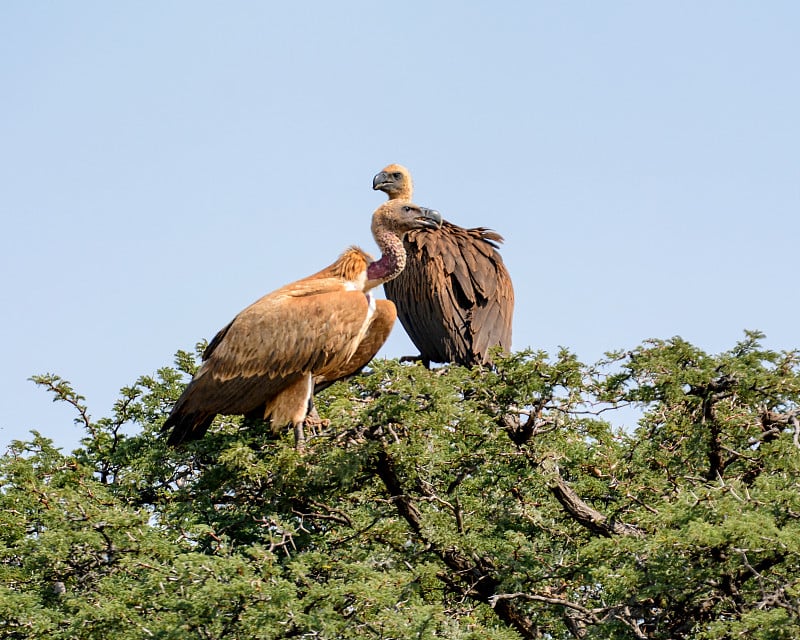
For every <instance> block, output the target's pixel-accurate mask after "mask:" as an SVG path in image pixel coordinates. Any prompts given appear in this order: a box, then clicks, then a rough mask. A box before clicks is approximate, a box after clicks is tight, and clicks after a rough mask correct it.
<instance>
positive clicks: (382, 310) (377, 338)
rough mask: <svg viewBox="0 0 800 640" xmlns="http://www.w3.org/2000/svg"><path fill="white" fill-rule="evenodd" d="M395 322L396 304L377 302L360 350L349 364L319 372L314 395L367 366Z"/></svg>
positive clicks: (388, 301) (386, 301) (316, 377)
mask: <svg viewBox="0 0 800 640" xmlns="http://www.w3.org/2000/svg"><path fill="white" fill-rule="evenodd" d="M395 320H397V310H396V308H395V306H394V304H393V303H392V302H391V301H390V300H376V301H375V313H373V315H372V318H371V319H370V323H369V327H368V328H367V331H366V333H365V335H364V338H363V340H361V342H360V343H359V345H358V349H356V352H355V353H354V354H353V356H352V357H351V358H350V359H349V360H348V361H347V362H345V363H343V364H341V365H339V366H337V367H334V368H331V369H328V370H325V371H321V372H318V373H317V375H316V376H315V378H314V382H315V385H314V393H319V392H320V391H322V390H323V389H327V388H328V387H329V386H331V385H332V384H333V383H334V382H336V381H337V380H342V379H344V378H349V377H350V376H354V375H355V374H357V373H359V372H360V371H361V370H362V369H363V368H364V367H365V366H367V364H368V363H369V361H370V360H372V358H374V357H375V354H376V353H378V350H379V349H380V348H381V347H382V346H383V344H384V343H385V342H386V339H387V338H388V337H389V334H390V333H391V331H392V327H393V326H394V322H395Z"/></svg>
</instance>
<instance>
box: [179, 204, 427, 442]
mask: <svg viewBox="0 0 800 640" xmlns="http://www.w3.org/2000/svg"><path fill="white" fill-rule="evenodd" d="M387 205H390V206H387ZM440 223H441V218H440V217H439V215H438V214H437V213H436V212H435V211H430V210H427V209H424V208H422V207H417V206H416V205H414V204H411V203H406V202H395V203H385V204H384V205H383V206H381V207H378V209H376V210H375V213H374V214H373V218H372V233H373V237H374V238H375V241H376V242H377V244H378V246H379V247H380V248H381V251H382V253H383V255H382V257H381V259H380V260H378V261H372V259H371V258H370V256H369V255H368V254H366V253H364V252H363V251H362V250H361V249H358V248H357V247H352V248H350V249H348V250H347V251H345V252H344V253H343V254H342V255H341V256H340V257H339V259H338V260H337V261H336V262H334V263H333V264H332V265H330V266H329V267H326V268H325V269H323V270H322V271H319V272H318V273H315V274H314V275H312V276H309V277H307V278H304V279H302V280H298V281H297V282H293V283H291V284H288V285H286V286H284V287H282V288H280V289H278V290H277V291H273V292H272V293H269V294H267V295H266V296H264V297H263V298H261V299H260V300H257V301H256V302H254V303H253V304H251V305H250V306H249V307H247V308H246V309H244V310H243V311H242V312H241V313H239V314H238V315H237V316H236V317H235V318H234V319H233V321H231V322H230V324H228V325H227V326H226V327H225V328H223V329H222V330H221V331H220V332H219V333H217V335H216V336H214V339H213V340H212V341H211V342H210V343H209V345H208V348H207V349H206V350H205V352H204V353H203V364H202V365H201V366H200V368H199V369H198V371H197V373H196V374H195V376H194V378H193V379H192V381H191V382H190V383H189V384H188V385H187V387H186V389H185V390H184V392H183V394H182V395H181V397H180V398H179V399H178V401H177V402H176V403H175V406H174V407H173V409H172V413H171V414H170V415H169V417H168V418H167V420H166V422H165V423H164V430H171V432H170V434H169V438H168V440H167V442H168V443H169V444H171V445H177V444H180V443H182V442H185V441H188V440H196V439H198V438H201V437H202V436H203V435H204V434H205V432H206V431H207V429H208V427H209V426H210V424H211V422H212V421H213V419H214V417H215V416H216V415H217V414H242V415H248V416H253V417H258V418H263V419H269V420H271V422H272V425H273V428H274V429H275V430H278V429H281V428H283V427H284V426H287V425H292V426H293V427H294V431H295V437H296V439H297V446H298V448H302V445H303V430H302V424H303V420H304V419H305V417H306V413H307V411H308V406H309V400H310V397H311V393H312V391H313V386H314V383H315V382H317V383H322V382H326V381H331V382H332V381H334V380H336V379H338V378H339V377H344V376H346V375H349V374H351V373H354V372H355V371H357V370H359V369H360V368H361V367H363V366H364V365H365V364H366V363H367V362H368V361H369V360H370V359H371V358H372V356H374V355H375V353H376V352H377V350H378V349H379V348H380V347H381V345H382V344H383V343H384V341H385V340H386V337H387V336H388V335H389V331H390V330H391V323H392V322H393V318H394V315H395V312H394V309H391V310H388V309H386V307H385V304H384V303H381V305H380V310H379V311H378V313H377V314H376V310H378V309H379V307H378V306H377V305H376V301H375V300H374V299H373V298H372V297H371V295H370V293H369V292H370V290H371V289H372V288H374V287H376V286H378V285H379V284H382V283H384V282H386V281H387V280H389V279H391V278H394V277H396V276H397V274H398V273H399V272H400V271H401V270H402V269H403V266H404V264H405V253H404V252H403V245H402V238H403V236H404V235H405V234H406V233H407V232H408V231H409V230H412V229H421V228H426V227H437V226H438V225H439V224H440ZM389 304H391V303H389ZM387 324H388V326H387Z"/></svg>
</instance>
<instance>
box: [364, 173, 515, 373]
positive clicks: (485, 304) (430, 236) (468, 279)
mask: <svg viewBox="0 0 800 640" xmlns="http://www.w3.org/2000/svg"><path fill="white" fill-rule="evenodd" d="M372 187H373V189H376V190H380V191H383V192H384V193H386V194H387V195H388V196H389V201H401V202H402V201H409V202H410V201H411V197H412V194H413V183H412V180H411V174H410V173H409V171H408V169H406V168H405V167H403V166H401V165H397V164H392V165H389V166H387V167H385V168H384V169H383V170H382V171H381V172H380V173H378V174H377V175H376V176H375V177H374V179H373V182H372ZM502 241H503V237H502V236H501V235H500V234H498V233H496V232H494V231H492V230H490V229H486V228H484V227H478V228H475V229H465V228H463V227H459V226H457V225H455V224H452V223H450V222H447V221H443V222H442V226H441V228H439V229H438V230H435V229H432V230H418V231H412V232H410V233H408V234H407V235H406V238H405V240H404V247H405V251H406V255H407V262H406V268H405V269H404V270H403V272H402V273H401V274H400V275H399V276H398V277H397V278H395V279H394V280H392V281H391V282H386V283H385V284H384V290H385V292H386V297H387V298H388V299H389V300H392V301H393V302H394V303H395V305H396V306H397V315H398V317H399V318H400V322H401V323H402V325H403V328H404V329H405V330H406V332H407V333H408V335H409V337H410V338H411V341H412V342H413V343H414V345H415V346H416V347H417V349H419V351H420V358H421V359H422V361H423V362H424V363H425V364H426V365H427V364H428V363H430V362H455V363H458V364H461V365H464V366H473V365H476V364H484V363H486V362H488V360H489V353H488V351H489V349H490V348H491V347H494V346H498V345H499V346H500V347H502V348H503V349H504V350H506V351H509V350H510V349H511V323H512V316H513V314H514V288H513V285H512V283H511V277H510V276H509V274H508V270H507V269H506V267H505V265H504V264H503V259H502V257H501V256H500V253H499V251H498V250H497V249H498V244H499V243H501V242H502Z"/></svg>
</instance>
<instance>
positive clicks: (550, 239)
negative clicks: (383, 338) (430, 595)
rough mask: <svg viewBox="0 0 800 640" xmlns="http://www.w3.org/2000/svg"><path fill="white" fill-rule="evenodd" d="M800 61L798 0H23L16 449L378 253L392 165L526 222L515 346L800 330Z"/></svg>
mask: <svg viewBox="0 0 800 640" xmlns="http://www.w3.org/2000/svg"><path fill="white" fill-rule="evenodd" d="M798 68H800V3H797V2H793V1H786V2H750V1H735V0H725V1H704V2H696V1H694V0H692V1H683V2H681V1H669V2H666V1H665V2H590V1H586V2H558V3H556V2H547V3H545V2H532V1H518V2H502V1H493V2H488V1H485V2H469V1H465V0H459V1H457V2H455V1H438V2H430V1H414V0H412V1H408V2H403V3H377V2H374V0H373V1H370V2H347V1H345V2H336V3H334V2H321V1H320V2H281V3H277V2H235V3H232V2H231V3H222V2H199V1H195V0H193V1H191V2H188V1H185V2H149V3H143V2H124V1H118V2H47V1H41V2H28V1H24V0H18V1H14V0H9V1H7V2H3V3H0V214H1V215H2V221H3V225H2V234H0V264H2V280H1V283H2V284H0V286H1V287H2V290H1V293H2V300H3V310H4V311H3V313H2V316H1V317H2V319H1V320H0V322H2V326H0V330H2V336H3V342H4V345H3V350H2V353H3V363H2V367H0V372H1V373H2V379H0V394H2V395H0V446H3V445H5V444H7V443H8V442H9V441H10V440H11V439H13V438H25V437H27V433H28V431H29V429H34V428H35V429H38V430H39V431H41V432H42V433H44V434H45V435H47V436H49V437H51V438H53V439H54V440H55V441H56V443H57V444H59V445H61V446H65V447H72V446H74V445H76V444H77V441H78V438H79V437H80V435H81V433H80V432H79V431H78V430H77V428H76V427H74V426H73V424H72V418H73V417H74V416H73V413H72V411H71V410H70V409H69V408H68V407H66V406H61V405H53V404H52V403H51V402H50V396H49V395H48V394H47V393H45V392H44V391H42V390H40V389H38V388H37V387H35V385H33V383H31V382H29V381H27V378H28V377H29V376H31V375H33V374H37V373H45V372H53V373H57V374H59V375H61V376H62V377H64V378H66V379H68V380H70V381H71V382H72V384H73V385H74V386H75V387H76V389H77V390H78V391H79V392H80V393H82V394H83V395H85V396H86V398H87V403H88V405H89V409H90V413H91V414H92V415H93V417H95V418H99V417H101V416H103V415H107V414H108V412H109V410H110V407H111V405H112V403H113V401H114V400H115V399H116V397H117V391H118V389H119V388H120V387H122V386H125V385H128V384H131V383H133V382H134V381H135V380H136V378H137V377H138V376H140V375H142V374H150V373H152V372H154V371H155V370H156V369H157V368H159V367H161V366H164V365H168V364H171V363H172V359H173V354H174V352H175V351H176V350H177V349H181V348H182V349H191V348H192V347H193V345H194V344H195V343H196V342H197V341H199V340H201V339H203V338H211V337H212V336H213V335H214V333H215V332H216V331H217V330H218V329H219V328H221V327H222V326H223V325H225V324H226V323H227V322H228V321H229V320H230V319H231V318H232V317H233V316H234V315H235V314H236V313H237V312H238V311H239V310H241V309H242V308H243V307H245V306H246V305H247V304H249V303H250V302H252V301H253V300H255V299H256V298H258V297H260V296H261V295H263V294H265V293H267V292H269V291H271V290H273V289H275V288H277V287H279V286H280V285H282V284H285V283H287V282H289V281H292V280H295V279H298V278H300V277H303V276H306V275H308V274H310V273H312V272H314V271H316V270H318V269H320V268H321V267H323V266H325V265H327V264H329V263H330V262H332V261H333V259H335V258H336V256H337V255H338V254H339V252H340V251H342V250H343V249H344V248H345V247H347V246H349V245H351V244H359V245H361V246H363V247H364V248H365V249H367V250H368V251H374V250H375V245H374V243H373V241H372V239H371V237H370V233H369V221H370V215H371V213H372V211H373V209H374V208H375V207H376V206H377V205H378V204H379V203H380V202H382V200H383V199H384V196H383V194H378V193H376V192H373V191H372V190H371V180H372V176H373V174H375V173H376V172H377V171H379V170H380V169H381V168H382V167H383V166H384V165H386V164H388V163H391V162H399V163H401V164H404V165H406V166H407V167H409V168H410V169H411V171H412V174H413V175H414V178H415V184H416V193H415V200H416V201H417V202H418V203H419V204H423V205H427V206H430V207H434V208H436V209H438V210H439V211H441V212H442V214H443V215H444V217H445V218H447V219H449V220H450V221H451V222H454V223H457V224H460V225H462V226H467V227H469V226H488V227H492V228H494V229H496V230H497V231H499V232H500V233H502V234H503V235H504V236H505V238H506V243H505V245H504V248H503V256H504V258H505V260H506V263H507V265H508V267H509V270H510V272H511V275H512V277H513V279H514V284H515V288H516V296H517V306H516V314H515V323H514V346H515V348H518V349H521V348H525V347H533V348H537V349H538V348H541V349H545V350H548V351H550V352H553V351H554V350H555V349H556V348H557V347H558V346H559V345H563V346H566V347H569V348H570V349H571V350H573V351H574V352H575V353H576V354H577V355H578V356H579V357H580V358H581V359H583V360H584V361H587V362H593V361H595V360H596V359H598V358H599V357H601V356H602V354H603V353H604V352H605V351H608V350H612V349H619V348H632V347H635V346H636V345H638V344H639V343H640V342H641V341H642V340H643V339H645V338H650V337H656V338H670V337H672V336H675V335H680V336H682V337H684V338H686V339H687V340H689V341H691V342H693V343H694V344H696V345H697V346H699V347H700V348H703V349H705V350H707V351H709V352H712V353H718V352H720V351H724V350H727V349H729V348H730V347H732V346H733V345H734V343H735V342H736V341H737V340H739V339H740V338H741V337H742V335H743V330H744V329H758V330H761V331H764V332H765V333H766V334H767V340H766V344H767V345H768V346H770V347H773V348H776V349H793V348H796V347H800V337H799V336H798V310H800V296H798V286H797V279H798V266H797V264H798V236H799V235H800V233H799V232H800V222H799V221H798V214H800V77H799V75H800V73H799V72H798ZM381 353H382V354H383V355H385V356H388V357H395V356H400V355H405V354H409V353H413V347H412V346H411V343H410V342H409V341H408V339H407V338H406V337H405V335H404V334H403V330H402V327H400V326H399V325H398V326H397V327H396V328H395V330H394V333H393V335H392V337H391V338H390V340H389V342H388V343H387V345H386V346H385V347H384V349H383V351H382V352H381Z"/></svg>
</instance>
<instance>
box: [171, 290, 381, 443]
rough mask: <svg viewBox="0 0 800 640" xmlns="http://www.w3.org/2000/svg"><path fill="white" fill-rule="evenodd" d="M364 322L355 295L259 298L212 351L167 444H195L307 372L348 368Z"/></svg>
mask: <svg viewBox="0 0 800 640" xmlns="http://www.w3.org/2000/svg"><path fill="white" fill-rule="evenodd" d="M339 286H340V287H341V284H340V285H339ZM367 317H368V302H367V298H366V296H365V295H364V294H363V293H362V292H360V291H344V290H341V288H340V289H339V290H335V291H326V292H322V293H320V292H316V293H311V294H309V293H307V292H306V293H303V295H301V296H293V295H287V293H286V291H285V290H283V289H282V290H279V291H277V292H274V293H271V294H269V295H266V296H264V297H263V298H261V299H260V300H258V301H257V302H255V303H253V304H252V305H250V306H249V307H247V308H246V309H245V310H244V311H242V312H241V313H240V314H239V315H237V316H236V318H234V320H233V321H232V322H231V323H230V324H229V325H228V326H227V327H225V328H224V329H223V330H222V331H220V332H219V333H218V334H217V335H216V336H215V337H214V339H213V340H212V341H211V343H210V344H209V347H208V349H206V352H205V353H204V354H203V357H204V359H205V362H204V363H203V365H202V366H201V367H200V369H199V370H198V372H197V374H196V375H195V377H194V379H193V380H192V381H191V382H190V383H189V385H188V386H187V387H186V390H185V391H184V392H183V395H182V396H181V397H180V398H179V399H178V401H177V402H176V404H175V407H174V408H173V410H172V413H171V414H170V416H169V418H168V419H167V421H166V423H165V424H164V428H165V429H168V428H170V427H171V428H172V429H173V430H172V433H171V434H170V436H169V440H168V442H169V443H170V444H178V443H180V442H182V441H184V440H192V439H197V438H200V437H202V435H203V434H204V433H205V431H206V429H208V426H209V425H210V424H211V421H212V420H213V418H214V416H215V415H217V414H248V413H251V412H253V411H255V410H257V409H259V408H260V407H263V406H265V405H266V404H268V403H269V402H270V401H271V400H273V399H274V398H275V396H276V395H277V394H279V393H281V391H282V390H284V389H287V388H288V387H290V386H292V385H296V384H297V382H298V380H300V379H302V378H303V377H304V376H307V375H309V374H310V373H311V372H314V371H316V370H325V369H328V368H331V367H336V366H338V365H340V363H342V362H346V361H347V360H348V359H349V358H350V357H351V356H352V354H353V352H354V350H355V349H356V348H357V346H358V342H357V341H358V339H359V338H360V337H361V335H363V331H364V326H365V322H366V320H367Z"/></svg>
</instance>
